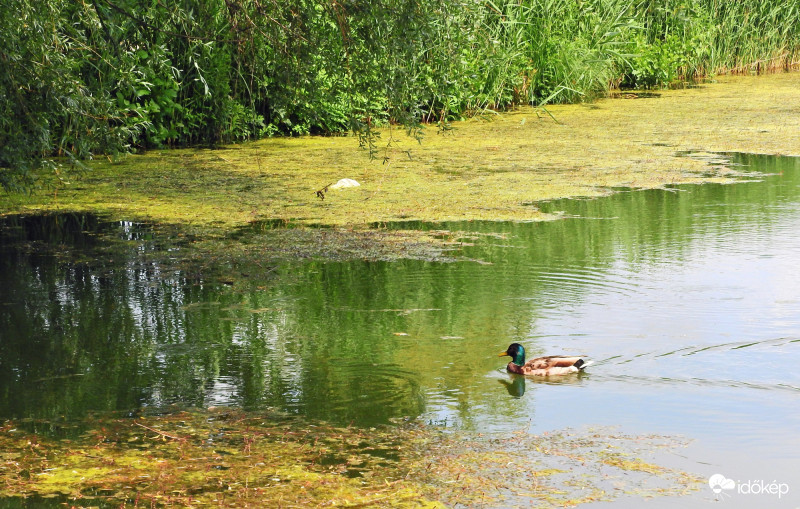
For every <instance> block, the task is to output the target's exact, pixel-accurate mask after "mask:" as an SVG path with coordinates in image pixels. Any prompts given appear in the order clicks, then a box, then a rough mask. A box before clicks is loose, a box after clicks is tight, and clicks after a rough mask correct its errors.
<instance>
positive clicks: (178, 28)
mask: <svg viewBox="0 0 800 509" xmlns="http://www.w3.org/2000/svg"><path fill="white" fill-rule="evenodd" d="M798 27H800V7H798V5H797V4H796V3H795V2H778V1H768V0H745V1H742V2H733V3H731V2H719V1H718V0H668V1H666V2H655V1H653V0H577V1H576V0H506V1H502V0H497V1H492V0H483V1H479V0H455V1H448V0H375V1H370V2H360V1H356V0H324V1H323V0H293V1H291V2H278V1H276V0H182V1H180V2H175V3H169V2H163V1H161V0H91V1H81V2H75V1H72V0H48V1H46V2H41V1H38V0H7V1H6V2H3V3H2V5H0V33H2V34H3V45H2V47H0V63H1V64H2V65H1V66H0V185H2V186H3V187H4V188H6V189H14V188H16V187H21V188H23V189H30V187H31V185H32V184H33V183H34V179H33V175H34V174H35V173H34V172H33V170H35V169H37V168H40V167H44V168H47V169H51V170H53V171H55V172H56V174H59V172H60V171H61V164H62V163H63V162H65V161H68V162H73V163H75V162H77V161H80V160H82V159H86V158H90V157H92V155H93V154H106V155H110V156H113V155H114V154H117V153H120V152H126V151H129V150H131V149H135V148H147V147H157V146H173V145H188V144H213V143H218V142H229V141H234V140H243V139H250V138H257V137H262V136H267V135H273V134H279V133H280V134H290V135H294V134H306V133H338V132H344V131H353V132H355V133H357V134H359V135H360V139H361V141H362V143H364V144H366V145H368V146H370V147H371V148H374V132H373V131H372V128H373V127H374V126H375V125H377V124H384V123H386V122H396V123H399V124H402V125H404V126H407V127H408V128H410V129H412V130H413V129H416V128H418V127H419V125H420V122H447V121H448V120H451V119H453V118H458V117H461V116H464V115H469V114H472V113H475V112H478V111H481V110H483V109H485V108H503V107H507V106H509V105H513V104H523V103H530V104H546V103H549V102H554V101H575V100H581V99H584V98H589V97H592V96H593V95H594V94H597V93H599V92H603V91H605V90H607V89H608V87H609V86H615V85H617V84H619V83H623V84H626V85H630V86H660V85H663V84H665V83H668V82H669V81H671V80H674V79H676V78H681V77H692V76H697V75H704V74H707V73H709V72H715V71H730V70H733V71H747V70H750V69H751V68H755V69H756V70H764V69H767V68H770V67H783V66H787V65H791V64H792V63H793V62H794V61H795V57H796V55H797V50H798V47H800V42H799V41H800V28H798Z"/></svg>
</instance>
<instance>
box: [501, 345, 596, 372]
mask: <svg viewBox="0 0 800 509" xmlns="http://www.w3.org/2000/svg"><path fill="white" fill-rule="evenodd" d="M505 355H508V356H509V357H511V362H509V363H508V366H506V369H508V371H509V372H511V373H516V374H518V375H535V376H552V375H566V374H569V373H577V372H579V371H582V370H583V369H584V368H585V367H586V366H588V365H589V364H591V363H590V362H586V361H584V360H583V359H581V358H580V357H565V356H563V355H551V356H549V357H537V358H535V359H531V360H529V361H528V362H525V349H524V348H523V347H522V345H520V344H519V343H511V344H510V345H509V346H508V349H507V350H506V351H505V352H502V353H501V354H500V355H499V357H503V356H505Z"/></svg>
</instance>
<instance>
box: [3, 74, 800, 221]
mask: <svg viewBox="0 0 800 509" xmlns="http://www.w3.org/2000/svg"><path fill="white" fill-rule="evenodd" d="M798 103H800V74H799V73H788V74H775V75H767V76H757V77H754V76H744V77H725V78H723V79H720V80H719V82H718V83H706V84H703V85H700V86H698V87H695V88H689V89H683V90H668V91H663V92H660V93H659V95H658V96H657V97H649V98H644V99H639V100H626V99H624V98H623V99H605V100H600V101H597V102H594V103H591V104H578V105H564V106H552V107H549V111H550V112H551V113H552V114H553V117H554V118H555V119H556V120H554V119H553V118H551V117H549V116H546V115H542V114H541V112H539V111H537V110H535V109H531V108H521V109H519V110H516V111H514V112H510V113H506V114H502V115H496V116H493V117H491V118H490V119H489V120H486V119H485V118H475V119H472V120H470V121H466V122H458V123H456V124H454V129H452V130H449V131H447V132H445V133H441V134H438V133H436V132H435V131H434V130H433V129H428V133H427V135H426V136H425V138H424V139H423V140H422V143H417V142H416V141H414V140H412V139H409V138H406V137H405V136H403V135H402V134H398V133H397V132H390V131H388V130H387V131H384V137H383V141H384V143H385V147H384V149H383V151H382V153H381V155H382V156H383V157H384V158H383V159H381V158H379V159H378V160H373V161H370V160H369V159H368V158H367V157H366V155H365V153H364V152H363V151H360V150H359V149H358V148H357V142H356V140H354V139H353V138H351V137H301V138H281V139H265V140H262V141H258V142H253V143H245V144H242V145H232V146H228V147H223V148H219V149H188V150H167V151H152V152H148V153H146V154H143V155H136V156H130V157H127V158H124V159H122V160H121V161H119V162H115V163H110V162H101V161H97V162H95V163H93V164H92V165H91V168H90V170H89V171H87V172H85V173H84V174H83V175H82V176H81V177H79V178H76V179H72V180H71V181H70V183H69V184H63V183H60V184H58V185H57V186H56V187H54V188H50V189H47V188H43V189H42V190H40V191H39V192H37V193H34V195H33V196H27V195H20V194H6V195H4V196H2V197H0V213H4V214H8V213H12V212H15V211H16V212H19V211H23V212H24V211H33V210H35V211H41V210H78V211H92V212H96V213H107V214H111V215H112V216H114V217H120V218H127V219H138V220H149V221H153V222H157V223H166V224H183V225H194V226H202V227H204V228H206V229H208V228H212V229H213V228H230V227H233V226H239V225H243V224H247V223H250V222H252V221H258V220H285V221H293V222H295V223H296V224H317V225H339V226H342V225H348V226H358V227H361V226H363V225H366V224H372V223H376V222H384V221H397V220H424V221H445V220H512V221H526V220H539V219H543V218H548V217H550V216H548V215H547V214H544V213H542V212H541V211H539V210H538V208H537V207H536V205H535V204H536V203H537V202H539V201H542V200H549V199H554V198H563V197H570V196H598V195H602V194H606V193H608V192H609V190H610V189H612V188H617V187H631V188H653V187H660V186H663V185H665V184H677V183H700V182H709V181H714V182H730V181H732V180H731V179H732V177H734V176H735V175H736V172H735V169H732V168H727V167H720V166H716V165H713V164H709V163H707V162H704V161H702V160H696V159H690V158H685V157H681V156H680V153H681V152H684V151H692V150H693V151H711V152H720V151H722V152H724V151H739V152H753V153H769V154H784V155H790V154H794V155H800V154H798V147H800V134H798V133H800V110H798V109H797V108H793V107H791V106H787V105H792V104H798ZM395 131H396V130H395ZM341 178H353V179H355V180H357V181H359V182H360V183H361V186H360V187H356V188H350V189H341V190H330V191H329V192H327V193H325V199H320V198H319V197H318V196H317V194H316V191H318V190H320V189H322V188H324V187H325V186H327V185H329V184H331V183H333V182H336V181H337V180H338V179H341ZM54 185H55V184H54Z"/></svg>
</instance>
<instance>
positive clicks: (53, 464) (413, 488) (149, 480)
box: [0, 409, 698, 508]
mask: <svg viewBox="0 0 800 509" xmlns="http://www.w3.org/2000/svg"><path fill="white" fill-rule="evenodd" d="M56 436H60V439H57V438H55V437H56ZM0 444H2V450H3V454H2V464H0V496H3V497H31V496H35V497H43V498H44V499H48V498H52V499H54V501H65V502H66V501H69V503H70V504H73V505H76V506H87V505H88V506H97V505H98V504H102V505H103V506H111V505H113V506H115V507H127V506H154V507H165V506H167V507H194V506H206V505H214V506H217V507H264V506H265V505H270V506H276V505H280V506H282V507H310V506H320V505H336V506H346V507H355V506H374V507H429V508H434V507H443V504H447V505H449V506H454V505H456V504H467V505H472V504H475V503H479V502H484V503H485V502H487V501H492V502H493V503H496V502H498V501H504V502H508V501H515V500H517V501H519V500H530V499H531V498H533V499H536V500H538V501H539V502H540V503H541V504H542V506H543V507H563V506H574V505H578V504H580V503H584V502H590V501H597V500H611V499H614V498H616V497H617V496H619V495H620V494H621V493H622V492H623V491H628V492H629V494H633V495H636V496H655V495H678V494H683V493H686V492H688V491H690V490H693V489H696V488H697V485H698V480H697V479H695V478H694V477H692V476H690V475H688V474H686V473H683V472H679V471H674V470H670V469H667V468H664V467H661V466H657V465H654V464H651V463H647V462H645V461H643V460H641V459H639V456H641V455H644V454H648V455H649V454H652V453H653V452H654V451H657V450H658V449H660V448H675V447H679V446H680V445H681V441H680V440H676V439H674V438H669V437H630V436H621V435H617V434H614V433H610V432H608V431H602V432H601V431H592V432H584V433H577V432H569V431H565V432H561V433H556V434H547V435H543V436H531V435H528V434H527V433H525V432H518V433H515V434H513V435H512V436H510V437H506V438H504V439H499V438H490V439H487V438H485V437H481V436H471V435H470V434H469V433H466V432H459V433H456V434H450V433H442V432H440V431H438V430H436V429H435V428H427V427H424V426H419V425H410V424H398V425H397V426H390V427H382V428H371V429H360V428H353V427H344V428H343V427H333V426H329V425H326V424H324V423H319V422H318V423H309V422H304V421H302V420H300V419H298V418H293V417H290V416H286V415H278V414H270V413H266V414H264V413H260V414H247V413H244V412H241V411H237V410H235V409H227V410H222V409H216V410H213V409H212V410H207V411H192V412H187V411H183V412H174V413H170V414H166V415H160V416H136V417H130V416H127V417H122V416H115V415H99V414H98V415H92V416H90V417H89V418H87V419H86V420H84V421H81V422H77V423H67V422H58V421H57V422H45V421H27V420H21V421H19V422H5V423H4V424H3V425H2V427H0ZM520 451H523V452H520ZM620 457H624V458H626V459H625V460H619V459H618V458H620ZM611 483H613V484H614V485H615V487H614V488H610V487H609V486H611Z"/></svg>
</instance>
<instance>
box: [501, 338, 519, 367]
mask: <svg viewBox="0 0 800 509" xmlns="http://www.w3.org/2000/svg"><path fill="white" fill-rule="evenodd" d="M504 355H508V356H509V357H511V362H513V363H514V364H516V365H517V366H523V365H524V364H525V349H524V348H522V345H520V344H519V343H511V344H510V345H508V349H507V350H506V351H505V352H502V353H501V354H500V355H499V357H503V356H504Z"/></svg>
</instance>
